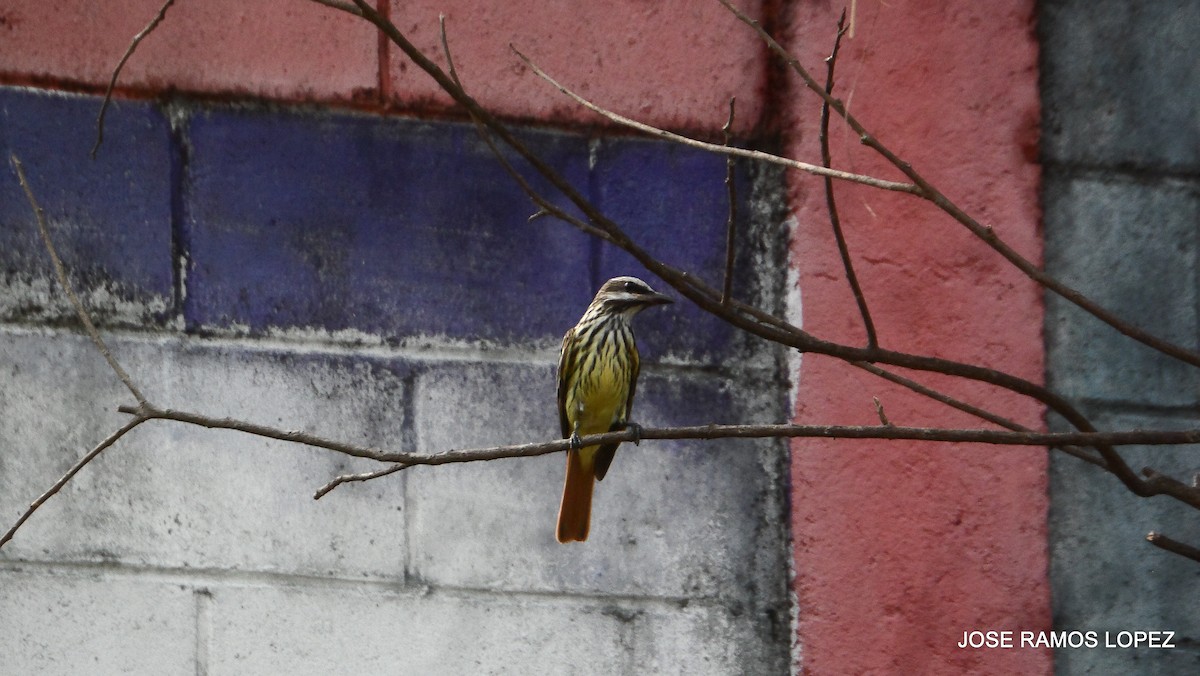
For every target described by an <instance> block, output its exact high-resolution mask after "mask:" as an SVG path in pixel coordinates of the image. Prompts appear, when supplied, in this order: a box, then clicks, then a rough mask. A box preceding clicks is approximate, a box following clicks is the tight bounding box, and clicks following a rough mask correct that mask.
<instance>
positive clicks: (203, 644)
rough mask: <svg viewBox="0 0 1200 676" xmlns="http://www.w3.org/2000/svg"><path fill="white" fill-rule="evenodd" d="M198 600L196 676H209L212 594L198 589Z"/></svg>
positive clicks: (203, 588) (200, 588)
mask: <svg viewBox="0 0 1200 676" xmlns="http://www.w3.org/2000/svg"><path fill="white" fill-rule="evenodd" d="M192 596H193V597H194V598H195V599H196V676H208V653H209V646H210V645H211V644H212V592H211V591H209V590H208V589H207V588H205V587H197V588H196V589H195V590H194V591H193V592H192Z"/></svg>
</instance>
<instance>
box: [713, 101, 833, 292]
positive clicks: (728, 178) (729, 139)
mask: <svg viewBox="0 0 1200 676" xmlns="http://www.w3.org/2000/svg"><path fill="white" fill-rule="evenodd" d="M736 103H737V97H734V96H731V97H729V118H728V119H727V120H725V126H724V127H721V132H722V133H723V134H724V136H725V146H726V147H732V146H733V114H734V106H735V105H736ZM733 167H734V158H733V155H726V156H725V197H726V199H727V200H729V214H728V217H727V218H726V221H725V283H724V284H723V285H722V286H721V305H728V304H729V301H730V299H732V298H733V259H734V257H735V254H736V246H737V184H736V183H735V182H734V180H733ZM826 180H832V179H828V178H827V179H826Z"/></svg>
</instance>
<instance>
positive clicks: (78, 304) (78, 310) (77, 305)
mask: <svg viewBox="0 0 1200 676" xmlns="http://www.w3.org/2000/svg"><path fill="white" fill-rule="evenodd" d="M9 159H10V160H11V161H12V165H13V168H14V169H15V170H16V172H17V180H18V181H20V182H21V188H22V189H23V190H24V191H25V198H26V199H27V200H29V206H30V207H31V208H33V214H34V216H35V219H36V220H37V227H38V232H39V233H41V236H42V243H43V244H44V245H45V246H46V252H47V253H49V254H50V262H51V263H52V264H53V265H54V274H55V275H56V276H57V277H58V283H59V284H60V285H62V288H63V291H65V292H66V294H67V298H68V299H70V301H71V305H72V306H73V307H74V309H75V315H76V316H77V317H79V321H80V323H82V324H83V328H84V330H85V331H86V332H87V334H88V336H89V337H90V338H91V339H92V343H93V344H95V346H96V349H97V350H100V354H102V355H104V359H105V361H107V362H108V365H109V366H110V367H112V370H113V372H114V373H116V374H117V377H118V378H120V379H121V382H122V383H124V384H125V387H126V389H128V390H129V393H130V394H132V395H133V398H134V399H137V401H138V403H139V404H145V403H146V397H144V396H142V392H141V390H139V389H138V388H137V386H136V385H134V384H133V380H132V379H131V378H130V377H129V374H128V373H126V372H125V369H123V368H121V364H120V363H118V362H117V358H116V357H114V356H113V353H112V351H111V350H109V349H108V345H106V344H105V343H104V339H103V338H101V337H100V332H99V331H97V330H96V325H95V324H93V323H92V318H91V317H90V316H89V315H88V312H87V310H86V309H85V308H84V307H83V302H82V301H80V300H79V296H77V295H75V289H74V288H72V287H71V281H70V280H69V279H67V270H66V268H64V267H63V264H62V260H61V259H59V257H58V251H56V250H55V248H54V242H52V241H51V240H50V228H49V227H48V226H47V225H46V213H45V211H43V210H42V207H41V206H39V205H38V201H37V198H36V197H34V195H33V189H32V188H30V187H29V181H28V179H26V178H25V168H24V167H23V166H22V165H21V160H19V159H17V156H16V155H9Z"/></svg>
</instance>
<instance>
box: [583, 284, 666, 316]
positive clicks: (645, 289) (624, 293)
mask: <svg viewBox="0 0 1200 676" xmlns="http://www.w3.org/2000/svg"><path fill="white" fill-rule="evenodd" d="M672 302H674V301H672V300H671V298H670V297H669V296H666V295H663V294H661V293H658V292H657V291H655V290H654V289H651V288H650V285H649V284H647V283H645V282H643V281H642V280H640V279H638V278H637V277H613V278H612V279H610V280H608V281H607V282H605V283H604V284H603V285H602V286H601V287H600V290H599V291H598V292H596V297H595V298H594V299H592V304H591V305H590V306H588V314H592V313H602V314H608V315H623V316H624V317H626V318H629V317H633V316H634V315H635V314H637V313H639V312H641V311H642V310H645V309H646V308H648V307H650V306H652V305H663V304H666V303H672Z"/></svg>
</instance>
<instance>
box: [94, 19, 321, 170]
mask: <svg viewBox="0 0 1200 676" xmlns="http://www.w3.org/2000/svg"><path fill="white" fill-rule="evenodd" d="M318 1H319V0H318ZM173 4H175V0H167V1H166V2H164V3H163V5H162V7H160V8H159V9H158V14H155V15H154V18H153V19H151V20H150V23H148V24H146V27H145V28H143V29H142V30H141V32H140V33H138V34H137V35H135V36H133V41H132V42H130V43H129V47H127V48H126V49H125V55H124V56H122V57H121V60H120V62H118V63H117V67H116V68H115V69H114V70H113V74H112V78H111V79H110V80H109V81H108V90H107V91H105V92H104V101H103V102H102V103H101V104H100V114H99V115H97V116H96V143H95V145H93V146H92V152H91V156H92V159H93V160H94V159H96V153H98V152H99V151H100V144H101V143H104V114H105V113H107V112H108V104H109V102H111V101H112V93H113V89H114V88H116V86H117V78H118V77H120V75H121V69H123V68H124V67H125V62H126V61H128V60H129V57H131V56H133V52H134V50H135V49H137V48H138V45H139V44H141V42H142V40H144V39H145V38H146V36H147V35H150V33H151V32H152V31H153V30H154V29H155V28H157V27H158V24H160V23H162V20H163V17H165V16H166V15H167V10H168V9H170V7H171V5H173Z"/></svg>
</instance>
